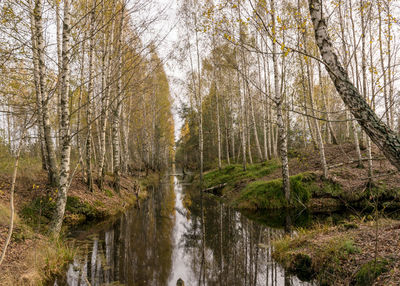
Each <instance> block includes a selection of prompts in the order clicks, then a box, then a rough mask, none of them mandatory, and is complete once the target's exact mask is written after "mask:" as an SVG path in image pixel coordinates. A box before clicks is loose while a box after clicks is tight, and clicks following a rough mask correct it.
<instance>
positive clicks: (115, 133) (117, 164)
mask: <svg viewBox="0 0 400 286" xmlns="http://www.w3.org/2000/svg"><path fill="white" fill-rule="evenodd" d="M122 5H123V6H122V10H121V19H120V26H119V34H118V54H117V60H118V63H117V65H118V66H117V88H116V98H115V106H114V110H113V122H112V145H113V162H114V188H115V190H116V191H117V192H119V191H120V184H121V146H120V145H121V144H120V136H119V131H120V120H121V119H120V117H121V108H122V38H123V36H122V32H123V25H124V17H125V15H124V13H125V2H124V3H123V4H122Z"/></svg>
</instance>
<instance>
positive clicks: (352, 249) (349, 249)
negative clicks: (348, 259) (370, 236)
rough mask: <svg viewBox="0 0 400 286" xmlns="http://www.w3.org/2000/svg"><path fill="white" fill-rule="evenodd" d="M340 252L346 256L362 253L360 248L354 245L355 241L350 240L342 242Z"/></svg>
mask: <svg viewBox="0 0 400 286" xmlns="http://www.w3.org/2000/svg"><path fill="white" fill-rule="evenodd" d="M339 251H342V252H343V253H345V254H355V253H360V248H359V247H357V246H356V245H354V241H353V240H351V239H349V240H344V241H342V242H341V246H340V248H339Z"/></svg>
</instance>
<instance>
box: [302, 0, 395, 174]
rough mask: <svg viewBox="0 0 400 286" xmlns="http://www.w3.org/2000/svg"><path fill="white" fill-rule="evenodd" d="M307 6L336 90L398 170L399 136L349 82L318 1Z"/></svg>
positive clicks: (310, 2)
mask: <svg viewBox="0 0 400 286" xmlns="http://www.w3.org/2000/svg"><path fill="white" fill-rule="evenodd" d="M309 9H310V14H311V18H312V22H313V25H314V31H315V39H316V43H317V46H318V47H319V50H320V52H321V56H322V59H323V61H324V63H325V65H326V68H327V71H328V73H329V75H330V77H331V79H332V81H333V83H334V85H335V87H336V90H337V91H338V93H339V95H340V96H341V98H342V100H343V101H344V103H345V104H346V106H347V107H348V108H349V109H350V110H351V112H352V114H353V115H354V117H355V118H356V119H357V121H358V123H359V124H360V126H361V128H362V129H363V130H364V131H365V132H366V133H367V135H368V136H369V137H370V138H371V140H372V141H373V142H374V143H375V144H376V145H377V146H378V147H379V148H380V149H381V150H382V152H383V153H384V154H385V156H386V158H387V159H388V160H389V161H390V162H391V163H392V164H393V165H394V166H395V167H396V168H397V169H398V170H400V137H399V136H398V135H397V134H396V133H395V132H394V131H393V130H391V129H390V128H389V127H388V126H387V125H386V124H384V123H382V122H381V120H379V118H378V116H377V115H376V114H375V112H374V111H373V110H372V109H371V108H370V106H369V105H368V103H367V102H366V100H365V99H364V98H363V97H362V95H361V94H360V92H359V91H358V90H357V89H356V88H355V87H354V85H353V84H352V83H351V82H350V79H349V76H348V74H347V72H346V71H345V70H344V69H343V67H342V65H341V64H340V62H339V59H338V57H337V55H336V53H335V51H334V49H333V46H332V43H331V40H330V37H329V35H328V29H327V24H326V20H325V18H323V16H322V4H321V0H309Z"/></svg>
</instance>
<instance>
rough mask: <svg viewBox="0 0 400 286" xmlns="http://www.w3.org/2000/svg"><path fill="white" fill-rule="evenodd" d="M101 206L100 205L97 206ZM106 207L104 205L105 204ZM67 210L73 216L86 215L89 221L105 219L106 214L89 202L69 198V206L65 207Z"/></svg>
mask: <svg viewBox="0 0 400 286" xmlns="http://www.w3.org/2000/svg"><path fill="white" fill-rule="evenodd" d="M96 205H97V206H100V205H99V204H96ZM103 206H104V204H103ZM65 210H66V211H67V212H70V213H71V214H80V215H84V216H85V217H86V219H87V220H96V219H100V218H104V216H105V214H104V212H102V211H100V210H98V209H97V208H95V207H94V206H92V205H90V204H89V203H87V202H82V201H81V200H80V199H79V198H77V197H68V198H67V205H66V206H65Z"/></svg>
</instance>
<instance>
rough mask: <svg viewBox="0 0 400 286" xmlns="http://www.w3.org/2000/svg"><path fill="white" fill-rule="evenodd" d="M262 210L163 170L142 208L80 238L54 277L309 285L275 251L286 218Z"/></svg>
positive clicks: (73, 283)
mask: <svg viewBox="0 0 400 286" xmlns="http://www.w3.org/2000/svg"><path fill="white" fill-rule="evenodd" d="M262 217H263V218H264V219H263V220H261V219H259V218H261V217H259V218H258V219H257V218H252V219H249V218H248V216H246V215H244V214H242V213H240V212H238V211H236V210H234V209H231V208H229V207H227V206H226V205H224V204H223V203H221V202H219V201H218V200H216V199H215V197H210V196H208V195H205V194H201V193H200V192H199V191H198V190H193V189H192V188H191V186H190V185H186V184H183V183H182V182H181V181H180V180H179V179H178V178H177V177H176V176H170V177H166V178H165V179H164V180H163V181H162V182H161V183H160V185H159V186H158V187H154V188H150V190H149V196H148V199H146V201H144V202H143V203H142V204H141V206H140V208H132V209H131V210H129V211H127V212H126V213H125V214H123V215H122V216H121V217H120V218H119V219H118V220H116V221H115V222H114V223H112V224H110V225H106V226H103V227H100V229H99V228H98V229H97V230H93V231H92V232H91V233H90V234H89V235H85V237H84V238H82V237H80V238H78V239H77V241H76V244H78V246H79V247H80V253H79V254H78V255H77V256H76V257H75V259H74V262H73V263H72V264H70V265H69V267H68V269H67V272H66V274H65V277H62V278H58V279H57V281H56V282H55V285H58V286H61V285H70V286H79V285H93V286H97V285H160V286H162V285H171V286H172V285H173V286H175V285H177V284H176V283H177V280H178V279H179V278H180V279H182V280H183V281H184V282H185V285H186V286H191V285H238V286H242V285H311V284H310V283H304V282H301V281H300V280H299V279H298V278H297V277H293V276H289V275H288V274H287V273H286V272H285V271H284V269H282V268H281V267H280V266H279V265H278V264H277V263H275V262H274V260H273V259H272V258H271V246H270V241H271V239H272V238H273V237H275V236H279V235H282V234H283V233H284V231H285V222H286V221H287V219H285V218H283V219H278V220H277V219H276V217H275V218H274V221H271V223H270V224H269V223H268V219H265V216H262ZM271 225H272V226H271Z"/></svg>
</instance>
